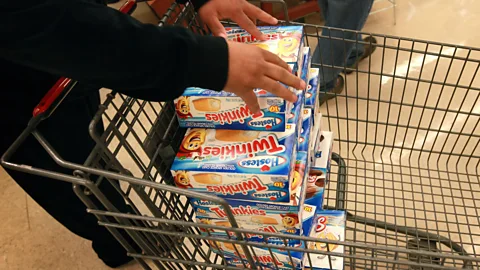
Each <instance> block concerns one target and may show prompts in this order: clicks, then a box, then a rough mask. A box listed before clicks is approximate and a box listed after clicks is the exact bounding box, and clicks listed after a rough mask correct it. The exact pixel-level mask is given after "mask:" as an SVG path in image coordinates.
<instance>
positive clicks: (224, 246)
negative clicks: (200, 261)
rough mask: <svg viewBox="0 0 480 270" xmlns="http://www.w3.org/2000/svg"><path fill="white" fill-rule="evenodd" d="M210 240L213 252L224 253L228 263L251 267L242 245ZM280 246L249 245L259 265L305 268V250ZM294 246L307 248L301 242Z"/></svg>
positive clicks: (283, 269)
mask: <svg viewBox="0 0 480 270" xmlns="http://www.w3.org/2000/svg"><path fill="white" fill-rule="evenodd" d="M208 242H209V245H210V248H211V250H212V251H213V252H215V253H217V254H223V256H224V257H225V258H226V259H227V264H229V265H236V266H237V267H245V266H244V264H245V265H247V268H249V269H251V268H250V265H249V264H248V261H247V259H246V255H245V252H244V251H243V249H242V248H241V246H240V245H238V244H233V243H228V242H222V241H211V240H210V241H208ZM302 242H303V241H302ZM278 246H279V248H278V249H277V248H271V249H267V248H260V247H255V246H248V249H249V250H250V254H251V255H252V258H253V260H254V261H255V263H256V264H257V267H260V266H261V267H264V268H266V269H282V270H287V269H289V270H291V269H298V270H300V269H303V268H302V267H303V257H304V256H303V255H304V252H299V251H292V250H290V251H288V250H286V249H282V248H281V247H282V245H278ZM293 247H296V248H305V245H304V244H303V243H300V242H299V243H298V244H296V245H295V246H293ZM242 262H243V263H242Z"/></svg>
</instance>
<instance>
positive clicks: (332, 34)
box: [312, 0, 373, 91]
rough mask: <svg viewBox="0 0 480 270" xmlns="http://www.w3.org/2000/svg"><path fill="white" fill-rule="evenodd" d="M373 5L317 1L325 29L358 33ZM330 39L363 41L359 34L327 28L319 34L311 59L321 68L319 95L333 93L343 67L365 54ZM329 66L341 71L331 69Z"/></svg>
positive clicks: (355, 46)
mask: <svg viewBox="0 0 480 270" xmlns="http://www.w3.org/2000/svg"><path fill="white" fill-rule="evenodd" d="M372 4H373V0H318V5H319V6H320V9H321V11H322V14H323V17H324V19H325V26H326V27H333V28H342V29H349V30H357V31H359V30H361V29H362V28H363V25H364V24H365V21H366V20H367V17H368V14H369V13H370V9H371V8H372ZM332 38H341V39H345V40H347V39H348V40H356V39H357V40H358V41H362V36H361V34H356V33H355V32H343V31H341V30H335V29H327V28H324V29H323V30H322V37H320V38H319V40H318V46H317V47H316V48H315V51H314V53H313V56H312V64H317V65H320V89H321V90H322V91H328V90H330V89H332V88H333V87H334V86H335V82H336V78H337V77H338V75H339V74H340V72H341V71H342V70H343V67H344V66H345V67H350V66H352V65H354V64H355V62H356V61H357V59H359V58H360V57H361V56H362V54H363V53H364V46H363V45H362V44H356V43H355V42H353V41H350V42H348V41H343V40H334V39H332ZM324 65H325V66H324ZM328 66H330V67H328ZM331 66H337V67H342V68H332V67H331Z"/></svg>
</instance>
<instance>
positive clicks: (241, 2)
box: [198, 0, 278, 40]
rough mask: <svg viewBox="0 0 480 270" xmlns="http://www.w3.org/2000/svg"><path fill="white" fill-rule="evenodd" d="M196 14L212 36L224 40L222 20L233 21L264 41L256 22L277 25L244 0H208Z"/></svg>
mask: <svg viewBox="0 0 480 270" xmlns="http://www.w3.org/2000/svg"><path fill="white" fill-rule="evenodd" d="M198 14H199V15H200V18H201V19H202V21H203V22H204V23H205V24H206V25H207V26H208V27H209V28H210V30H211V31H212V33H213V35H214V36H220V37H223V38H225V39H226V38H227V32H226V31H225V27H224V26H223V25H222V23H220V20H222V19H231V20H233V21H234V22H236V23H238V25H239V26H240V27H242V28H243V29H245V30H247V31H248V32H249V33H250V34H251V35H252V36H254V37H255V38H257V39H259V40H264V39H265V38H264V36H263V34H262V32H260V31H259V30H258V29H257V27H256V26H255V22H256V21H257V20H260V21H262V22H265V23H268V24H277V23H278V20H277V19H275V18H274V17H272V16H271V15H269V14H268V13H266V12H264V11H263V10H261V9H259V8H258V7H256V6H254V5H252V4H250V3H248V2H247V1H246V0H210V1H208V2H207V3H206V4H204V5H203V6H202V7H201V8H200V9H199V11H198Z"/></svg>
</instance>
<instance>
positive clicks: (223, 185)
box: [171, 124, 297, 202]
mask: <svg viewBox="0 0 480 270" xmlns="http://www.w3.org/2000/svg"><path fill="white" fill-rule="evenodd" d="M296 129H297V127H296V125H294V124H288V125H287V127H286V130H285V131H284V132H266V131H264V132H260V131H246V130H236V131H235V130H215V129H200V128H194V129H189V130H187V132H186V134H185V137H184V139H183V141H182V143H181V145H180V149H179V151H178V153H177V155H176V157H175V160H174V162H173V165H172V167H171V172H172V175H173V177H174V180H175V184H176V185H177V187H180V188H185V189H192V190H194V191H198V192H206V193H211V194H214V195H217V196H219V197H223V198H232V199H244V200H256V201H267V202H273V201H277V202H289V201H290V195H291V194H290V179H291V175H292V174H293V171H294V170H293V167H294V165H295V161H296V134H295V131H296Z"/></svg>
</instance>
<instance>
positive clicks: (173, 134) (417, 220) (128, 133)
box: [2, 1, 480, 269]
mask: <svg viewBox="0 0 480 270" xmlns="http://www.w3.org/2000/svg"><path fill="white" fill-rule="evenodd" d="M129 2H131V1H129ZM270 2H271V1H270ZM167 22H170V23H174V24H178V25H183V26H185V27H188V28H190V29H192V30H193V31H194V32H196V33H199V34H208V32H207V31H206V30H205V28H204V27H203V26H202V24H201V22H200V21H199V19H198V18H197V17H196V14H195V12H194V10H193V8H192V6H191V5H186V6H179V5H177V4H173V5H172V6H171V8H170V9H169V10H168V12H167V13H166V14H165V16H164V17H163V19H162V21H161V23H160V26H163V25H165V24H167ZM304 29H305V36H306V37H305V43H306V44H307V45H308V46H310V47H311V48H315V46H316V43H317V41H318V40H319V39H326V40H328V41H329V42H337V41H341V42H343V44H347V43H355V45H356V46H358V45H359V44H361V43H362V42H361V41H358V39H346V38H338V37H334V35H331V33H333V31H339V32H341V33H343V34H344V35H343V37H345V34H347V33H354V34H355V35H359V34H360V33H359V32H349V31H347V30H335V29H330V32H329V31H327V34H326V35H321V32H322V30H323V28H322V27H319V26H315V25H308V24H305V25H304ZM324 34H325V33H324ZM363 35H369V36H371V37H376V39H377V40H378V44H377V45H376V46H377V49H376V52H375V54H374V55H373V56H372V57H371V58H369V59H368V60H365V61H364V62H363V63H361V64H360V65H359V66H358V67H356V68H353V69H352V68H349V67H347V66H346V65H343V66H333V65H331V64H328V63H323V62H322V60H321V61H320V62H318V61H313V63H312V64H313V65H314V66H316V67H319V68H320V69H321V72H325V70H326V69H329V68H330V69H331V68H339V69H342V70H343V71H345V72H347V71H349V70H350V71H353V73H352V74H350V75H346V76H345V89H344V92H343V93H342V94H338V95H335V96H334V98H333V99H331V100H329V101H328V102H327V103H326V104H325V105H323V106H322V108H321V109H322V113H323V115H324V119H323V127H322V128H324V129H327V130H328V129H329V130H332V131H333V132H334V134H335V144H334V150H335V152H336V153H334V154H333V160H334V161H335V163H334V164H332V169H331V174H330V183H329V185H328V186H327V188H326V194H325V208H327V209H341V210H346V211H347V213H348V214H347V231H346V241H344V242H340V241H334V240H325V239H314V238H309V237H302V236H291V235H290V236H289V235H283V234H273V233H266V232H258V231H256V232H254V231H249V230H246V229H243V228H239V227H238V224H237V222H236V221H235V218H234V216H233V214H232V212H231V211H230V209H229V208H228V207H227V204H226V202H225V201H224V200H223V199H220V198H218V197H215V196H211V195H208V194H201V193H196V192H191V191H189V190H185V189H180V188H176V187H175V186H174V185H173V179H172V175H171V173H170V170H169V168H170V166H171V164H172V162H173V159H174V156H175V153H176V151H177V150H178V148H179V144H180V141H181V139H182V138H183V135H184V133H185V130H184V129H181V128H179V127H178V122H177V120H176V117H175V110H174V106H173V103H172V102H164V103H156V102H146V101H142V100H136V99H133V98H130V97H127V96H125V95H122V94H120V93H115V92H111V93H109V94H107V95H106V99H105V101H104V102H103V104H102V105H101V106H100V108H99V110H98V113H97V114H96V115H95V116H94V118H93V119H92V122H91V124H90V126H89V127H85V128H89V131H90V134H91V137H92V139H93V140H94V141H95V142H96V146H95V147H94V149H93V150H92V152H91V154H90V156H89V157H88V158H87V160H85V163H84V164H75V163H72V162H69V161H68V160H64V159H63V158H62V157H61V156H59V154H58V153H57V152H56V151H55V149H53V148H52V147H51V146H50V144H49V143H48V141H47V139H46V138H44V137H43V136H42V134H41V133H40V132H39V130H38V129H37V127H39V126H40V125H42V123H43V122H44V121H48V117H49V116H50V115H52V114H53V113H55V108H58V107H59V106H62V104H61V100H62V99H63V97H65V95H67V94H68V93H69V92H70V91H71V90H72V89H73V88H74V86H75V84H74V83H73V82H71V81H70V80H68V79H64V80H63V81H61V82H60V83H59V84H58V85H56V86H55V87H54V88H52V90H51V91H50V93H49V96H47V97H46V98H45V99H44V100H43V102H42V103H41V104H40V105H39V107H37V108H36V111H35V116H34V117H33V118H32V121H31V122H30V124H29V126H28V127H27V128H26V129H25V131H24V132H23V133H22V134H21V136H20V137H19V138H18V139H17V140H16V141H15V143H14V144H13V145H12V146H11V147H10V148H9V150H8V151H7V152H6V153H5V155H4V156H3V157H2V165H3V166H4V167H6V168H10V169H12V170H19V171H22V172H26V173H30V174H36V175H41V176H45V177H50V178H53V179H57V180H61V181H67V182H71V183H72V184H73V187H74V190H75V191H76V193H77V195H78V196H79V198H80V199H81V200H82V201H83V202H84V203H85V205H86V206H87V208H88V211H89V212H90V213H92V214H93V215H95V216H96V217H97V218H98V220H99V224H100V225H101V226H105V227H106V228H107V229H108V230H109V231H110V232H111V233H112V234H113V235H114V236H115V237H116V238H117V239H118V240H119V241H120V243H121V244H122V245H123V246H124V247H125V248H126V250H127V251H128V252H129V255H130V256H132V257H134V258H135V259H136V260H137V261H138V262H139V263H140V264H141V265H142V266H143V267H144V268H145V269H152V268H158V269H245V268H249V267H250V266H253V265H255V261H256V260H258V259H259V258H258V256H257V254H256V252H255V250H256V249H254V247H263V248H266V249H267V250H269V252H270V253H271V255H272V257H273V258H275V256H273V253H272V250H273V249H275V248H279V246H278V245H272V244H268V243H267V242H264V243H262V242H252V241H249V240H248V239H247V238H246V237H245V236H246V235H248V234H257V235H262V236H263V238H264V239H267V238H268V237H276V238H278V239H280V240H281V241H282V242H283V243H284V244H285V245H284V246H281V249H283V250H284V251H287V253H288V254H289V255H290V254H291V253H292V252H294V251H300V252H305V257H306V262H305V263H306V264H307V265H309V264H311V262H312V259H313V258H315V257H318V256H321V257H325V256H326V257H327V258H328V260H329V264H330V265H332V262H333V261H334V260H337V259H338V258H339V257H343V258H344V265H345V266H344V267H345V269H458V268H466V269H479V268H480V267H479V266H480V256H478V252H479V250H480V224H479V208H480V181H479V177H478V175H479V173H478V169H479V164H480V155H479V154H480V151H479V149H478V145H479V142H480V140H479V138H480V130H478V128H477V126H478V123H479V121H480V112H479V106H480V101H479V96H480V92H479V90H480V85H479V82H478V81H476V80H475V79H476V75H477V71H478V69H479V66H480V58H479V55H480V51H479V50H478V49H475V48H468V47H462V46H455V45H448V44H441V43H435V42H430V41H422V40H413V39H406V38H399V37H393V36H386V35H374V34H366V33H363ZM371 45H372V44H371ZM164 90H165V89H164ZM102 124H103V125H104V127H103V129H102V132H100V133H99V132H98V130H99V129H98V127H99V126H101V125H102ZM29 136H34V137H35V138H36V139H37V141H38V142H39V143H40V144H41V145H42V146H43V147H44V149H45V151H46V152H48V154H49V155H50V156H51V157H52V159H54V160H55V161H56V162H57V163H58V164H59V165H60V166H62V167H64V168H66V169H69V170H71V174H70V175H69V174H65V173H60V172H54V171H48V170H44V169H42V168H35V167H32V166H30V164H15V163H13V162H11V161H10V158H11V156H12V155H13V153H14V152H15V151H16V150H17V149H19V148H20V147H22V143H23V142H24V140H25V139H26V138H27V137H29ZM66 139H68V137H66ZM72 143H73V142H72ZM102 182H103V183H104V184H105V183H107V184H110V185H112V186H113V187H114V188H115V189H116V190H117V191H118V192H119V193H120V194H121V195H122V196H123V198H124V199H125V200H126V202H127V203H128V204H129V205H130V206H131V207H132V211H131V212H120V211H118V210H117V209H116V208H115V206H114V205H113V204H112V202H111V201H110V200H109V198H108V197H107V196H105V195H104V194H103V192H102V189H101V188H100V183H102ZM188 197H193V198H200V199H204V200H210V201H213V202H215V203H218V204H220V205H223V206H224V207H225V210H226V214H227V217H228V220H229V222H230V224H231V226H232V227H231V228H227V227H221V226H214V225H209V224H199V223H195V216H194V212H193V209H192V207H191V206H190V204H189V201H188V199H187V198H188ZM98 202H99V203H98ZM209 229H216V230H223V231H225V232H227V231H228V232H229V234H228V235H229V236H228V238H226V239H221V238H218V237H215V236H212V235H206V234H202V233H201V232H202V231H207V232H208V231H209ZM120 232H123V233H120ZM127 237H130V238H131V239H130V240H132V239H133V240H134V241H135V243H136V244H137V245H138V247H133V246H132V245H131V244H129V243H131V241H127V239H126V238H127ZM292 239H296V240H299V241H300V242H302V243H303V244H305V246H308V243H320V244H322V245H323V246H324V247H326V249H325V250H315V249H306V248H305V247H298V246H288V245H287V244H288V243H289V241H292ZM222 243H224V244H225V243H228V244H232V245H231V246H232V247H233V248H234V249H235V252H236V253H237V254H243V255H244V258H245V260H240V261H239V262H238V264H237V265H236V266H231V265H230V266H229V265H227V264H226V258H225V254H223V252H221V251H220V252H219V253H214V252H212V248H211V247H213V246H215V247H217V248H218V246H219V245H220V244H222ZM335 245H338V246H343V247H344V250H345V252H344V253H338V252H335V251H332V250H330V249H331V247H332V246H335ZM274 260H275V259H274ZM291 260H292V257H291V256H290V261H291ZM274 262H275V261H274ZM258 268H263V267H262V266H258ZM275 268H277V269H280V268H282V266H281V265H277V266H276V267H275Z"/></svg>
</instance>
